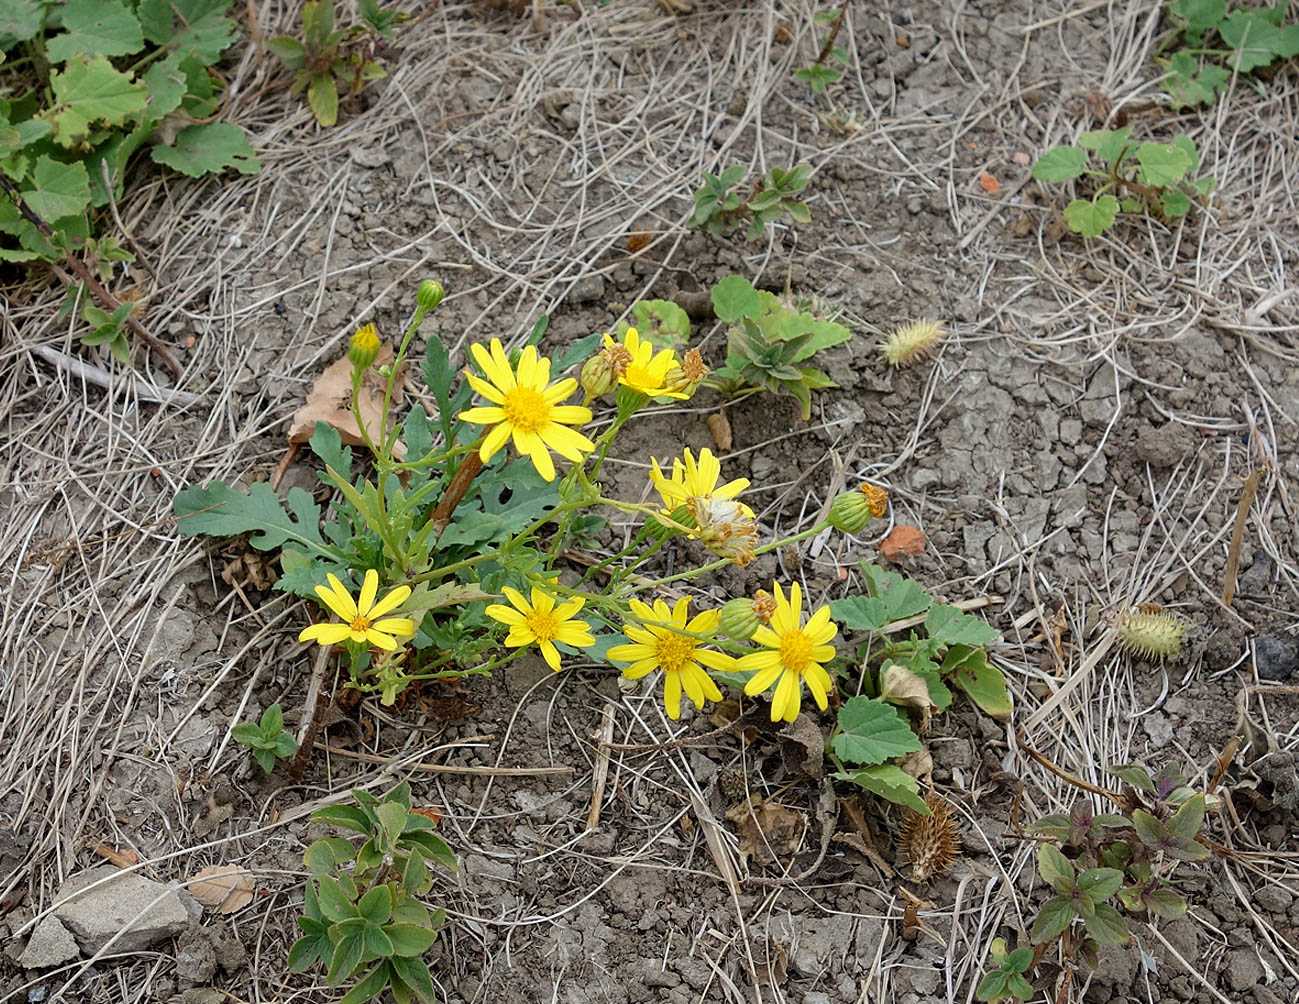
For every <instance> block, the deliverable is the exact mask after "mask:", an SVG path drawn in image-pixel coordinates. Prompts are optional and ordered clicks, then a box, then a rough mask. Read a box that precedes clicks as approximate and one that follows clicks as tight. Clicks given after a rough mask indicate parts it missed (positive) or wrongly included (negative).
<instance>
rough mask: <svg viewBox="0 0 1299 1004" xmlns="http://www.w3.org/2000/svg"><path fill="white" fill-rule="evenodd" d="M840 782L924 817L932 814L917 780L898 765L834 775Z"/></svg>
mask: <svg viewBox="0 0 1299 1004" xmlns="http://www.w3.org/2000/svg"><path fill="white" fill-rule="evenodd" d="M834 776H835V777H836V778H838V779H839V780H840V781H847V782H849V783H850V784H855V785H857V786H858V787H861V788H865V789H866V790H867V791H869V792H872V793H874V794H876V795H878V796H879V797H880V798H883V799H886V800H887V801H890V802H892V803H893V804H895V805H902V806H905V807H906V808H908V809H911V810H912V811H913V812H918V813H919V814H920V815H922V816H928V815H931V814H932V812H931V810H930V808H929V806H927V805H926V804H925V800H924V799H923V798H921V797H920V785H919V784H918V783H917V782H916V779H915V778H914V777H912V776H911V775H910V774H908V773H906V772H905V771H904V770H902V769H901V768H900V767H898V766H897V765H896V764H891V763H884V764H877V765H875V766H873V767H863V768H862V769H861V770H853V771H846V772H843V773H836V774H835V775H834Z"/></svg>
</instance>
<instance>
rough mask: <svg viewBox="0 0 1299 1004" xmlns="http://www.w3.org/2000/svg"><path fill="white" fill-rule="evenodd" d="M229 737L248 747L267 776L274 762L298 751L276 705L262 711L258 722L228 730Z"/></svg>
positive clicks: (241, 724) (243, 724)
mask: <svg viewBox="0 0 1299 1004" xmlns="http://www.w3.org/2000/svg"><path fill="white" fill-rule="evenodd" d="M230 735H232V736H233V737H234V738H235V741H236V742H239V743H242V744H243V745H244V746H247V747H248V749H249V751H250V752H251V753H252V755H253V759H254V760H256V761H257V762H258V764H260V765H261V768H262V770H263V771H265V772H266V773H267V774H269V773H270V772H271V771H273V770H274V769H275V761H276V760H283V759H285V758H286V757H291V756H293V754H294V753H296V752H297V751H298V744H297V743H296V742H294V741H293V734H292V733H291V732H289V731H288V730H287V729H286V728H285V727H284V712H283V711H282V710H281V709H280V706H279V705H278V704H272V705H271V706H270V707H269V708H267V709H266V710H265V711H263V712H262V717H261V720H260V721H258V722H255V723H254V722H240V723H239V724H238V725H236V726H235V727H234V728H233V729H231V730H230Z"/></svg>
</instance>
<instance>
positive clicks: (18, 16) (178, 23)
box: [0, 0, 261, 374]
mask: <svg viewBox="0 0 1299 1004" xmlns="http://www.w3.org/2000/svg"><path fill="white" fill-rule="evenodd" d="M231 3H232V0H171V2H169V3H160V2H153V0H138V2H123V0H111V2H110V0H68V2H67V3H66V4H52V3H40V2H36V0H10V2H8V3H6V4H4V5H3V14H0V69H2V70H3V73H4V78H3V86H2V87H0V95H3V96H0V262H32V261H47V262H58V263H60V264H62V265H63V266H65V267H66V268H67V269H68V270H69V271H71V272H73V273H75V275H76V278H77V280H79V281H78V283H76V284H75V285H74V286H73V288H72V289H71V290H70V296H69V300H68V309H69V310H71V309H72V308H73V306H74V305H75V304H78V303H84V304H85V305H84V306H83V308H82V317H83V319H84V320H85V321H86V323H87V324H89V325H90V331H89V333H88V334H87V335H86V336H85V339H84V340H85V341H86V342H87V343H88V344H92V345H93V344H100V343H104V344H107V345H108V346H109V348H110V350H111V351H112V353H113V355H114V356H115V357H116V358H118V359H119V360H122V361H126V359H127V358H128V356H129V345H128V343H127V340H126V336H125V333H124V332H125V329H127V328H129V329H131V330H132V331H134V332H135V333H136V334H137V335H139V336H140V337H141V338H142V339H143V340H144V341H146V342H148V344H149V345H150V347H151V348H152V349H153V350H154V351H155V352H157V353H158V354H159V355H160V357H161V358H162V359H163V360H164V361H165V362H166V363H167V365H168V366H170V367H171V368H172V370H173V371H174V372H176V373H177V374H179V372H180V367H179V365H178V364H177V363H176V360H175V359H174V358H173V357H172V356H171V354H170V353H169V352H168V351H167V350H166V348H165V347H164V346H163V345H162V343H161V342H160V341H158V340H157V339H156V338H154V337H153V336H152V335H150V334H149V332H148V330H147V329H145V328H144V326H143V325H142V323H141V322H140V321H139V320H138V319H137V318H135V317H133V316H131V312H130V310H129V309H126V310H123V309H121V308H122V307H124V306H126V304H125V303H124V302H123V299H124V298H121V297H119V296H117V295H115V294H113V293H112V292H110V291H109V289H108V288H107V285H106V284H108V283H109V280H110V278H111V276H112V274H113V269H112V267H111V263H113V262H129V261H133V260H134V256H133V255H132V254H131V253H129V252H127V251H125V250H123V249H122V248H120V247H118V246H117V245H116V242H115V241H114V240H113V239H112V238H109V237H99V238H98V239H97V238H96V236H95V226H94V224H95V222H96V221H97V220H98V219H99V218H100V216H101V215H106V214H101V213H100V212H98V210H101V209H103V208H104V207H106V206H107V205H108V204H109V202H110V200H119V199H121V198H122V196H123V194H124V190H125V179H126V176H127V167H128V165H129V164H130V163H131V162H132V160H133V159H134V157H135V154H136V153H137V152H140V151H142V150H144V149H148V151H149V158H150V159H151V160H152V161H153V162H154V163H155V164H158V165H160V166H163V167H168V168H171V169H172V170H175V171H179V172H181V173H182V174H186V175H188V176H190V177H194V178H197V177H200V176H202V175H204V174H217V173H219V172H221V171H223V170H226V169H227V168H231V169H233V170H236V171H239V172H242V173H244V174H252V173H255V172H257V171H259V170H260V169H261V165H260V163H259V162H258V160H257V157H256V155H255V154H254V152H253V148H252V146H250V145H249V143H248V138H247V136H246V135H245V134H244V131H243V130H242V129H241V128H239V127H238V126H235V125H232V124H230V123H228V122H221V121H217V119H218V117H219V115H220V112H221V108H222V104H223V101H224V96H223V94H222V91H221V88H220V86H219V85H218V83H217V81H218V80H219V79H220V78H219V77H217V76H216V75H215V74H213V73H210V72H209V70H210V69H211V68H212V67H214V66H215V65H216V64H217V63H218V62H219V61H220V60H221V54H222V53H223V52H224V51H225V50H226V49H227V48H228V47H229V46H230V45H232V44H233V43H234V41H235V38H236V36H237V34H238V26H237V25H236V23H235V21H234V20H233V19H232V18H230V17H229V16H227V15H228V13H229V10H230V7H231ZM177 121H184V122H188V123H191V124H189V125H185V126H183V127H182V128H180V129H176V128H175V127H174V125H173V123H175V122H177ZM83 257H85V258H90V259H93V260H96V261H97V266H92V267H89V268H88V267H87V266H86V264H85V263H84V262H83V260H82V259H83ZM83 294H84V298H83ZM91 299H93V301H94V302H93V304H92V303H91V302H90V301H91Z"/></svg>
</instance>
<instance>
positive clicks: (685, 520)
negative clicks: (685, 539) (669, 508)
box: [645, 506, 698, 540]
mask: <svg viewBox="0 0 1299 1004" xmlns="http://www.w3.org/2000/svg"><path fill="white" fill-rule="evenodd" d="M668 518H669V519H671V520H672V522H673V523H679V524H680V525H681V526H684V527H685V528H686V529H687V530H694V529H697V527H698V524H697V523H696V522H695V518H694V516H692V515H691V514H690V509H689V508H688V507H686V506H677V508H676V509H675V510H673V512H672V514H671V516H669V517H668ZM645 529H646V530H647V531H648V532H649V535H650V536H651V537H652V538H653V539H655V540H666V539H667V538H668V537H673V536H676V535H677V534H679V533H680V532H681V531H680V530H678V529H677V528H676V527H675V526H672V525H671V524H670V523H665V522H663V521H662V520H660V519H658V518H656V517H654V516H651V517H650V518H649V519H648V520H646V521H645Z"/></svg>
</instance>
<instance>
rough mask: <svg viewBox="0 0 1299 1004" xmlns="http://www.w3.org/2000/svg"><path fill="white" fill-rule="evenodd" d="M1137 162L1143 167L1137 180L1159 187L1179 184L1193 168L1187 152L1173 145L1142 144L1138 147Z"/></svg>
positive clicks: (1138, 172)
mask: <svg viewBox="0 0 1299 1004" xmlns="http://www.w3.org/2000/svg"><path fill="white" fill-rule="evenodd" d="M1137 162H1138V163H1139V164H1140V165H1141V167H1140V168H1139V169H1138V171H1137V179H1138V180H1139V181H1140V182H1141V183H1142V184H1143V185H1155V186H1157V187H1162V186H1164V185H1175V184H1177V182H1179V181H1181V180H1182V179H1183V178H1184V177H1186V172H1187V171H1188V170H1190V168H1191V158H1190V156H1189V155H1188V154H1187V152H1186V150H1184V149H1183V148H1181V147H1179V146H1177V145H1175V144H1173V143H1169V144H1167V145H1164V144H1162V143H1142V144H1141V145H1140V146H1139V147H1137Z"/></svg>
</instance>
